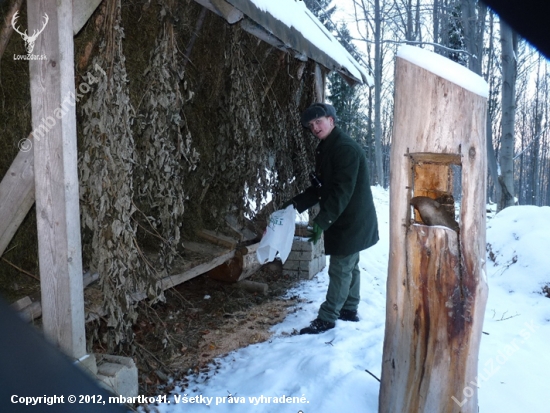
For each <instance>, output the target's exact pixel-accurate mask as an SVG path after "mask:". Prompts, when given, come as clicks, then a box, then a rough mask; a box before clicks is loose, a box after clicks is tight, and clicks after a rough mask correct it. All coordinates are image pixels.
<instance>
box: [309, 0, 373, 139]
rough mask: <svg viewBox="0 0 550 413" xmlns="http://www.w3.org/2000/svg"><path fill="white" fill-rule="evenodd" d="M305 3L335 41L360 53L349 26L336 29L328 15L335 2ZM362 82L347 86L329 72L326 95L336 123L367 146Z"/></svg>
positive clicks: (315, 0)
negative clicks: (332, 35) (333, 35)
mask: <svg viewBox="0 0 550 413" xmlns="http://www.w3.org/2000/svg"><path fill="white" fill-rule="evenodd" d="M304 2H305V4H306V7H307V8H308V9H309V10H310V11H311V12H312V13H313V14H314V15H315V16H316V17H317V18H318V19H319V20H320V21H321V22H322V23H323V24H324V25H325V27H326V28H327V29H328V30H329V31H331V32H332V33H334V34H335V35H336V38H337V39H338V41H339V42H340V43H341V44H342V46H344V48H345V49H346V50H347V51H348V52H349V53H350V54H351V55H352V56H353V57H354V58H355V59H358V58H359V57H360V53H359V51H358V50H357V47H356V46H355V45H354V44H352V42H351V40H352V39H351V34H350V32H349V30H348V28H347V27H346V26H345V25H343V24H341V25H340V27H339V28H338V30H336V27H335V25H334V23H333V22H332V21H331V17H332V15H333V14H334V12H335V11H336V6H332V7H331V6H330V3H331V0H304ZM364 92H365V86H359V85H357V86H350V85H349V84H348V83H347V82H346V80H345V79H344V78H343V77H342V76H340V74H338V73H336V72H332V73H330V74H329V76H328V99H329V101H330V103H331V104H332V105H333V106H334V108H335V109H336V113H337V115H338V125H339V126H341V127H342V129H344V130H345V131H346V132H348V134H349V135H350V136H351V137H352V138H353V139H355V140H356V141H357V142H359V143H360V144H361V145H362V146H363V147H364V148H365V149H366V150H367V148H368V146H369V145H368V142H369V141H371V140H372V136H371V137H370V138H369V136H370V135H371V133H369V130H370V128H369V122H368V118H367V117H366V115H365V114H364V112H365V109H364V103H363V101H362V97H363V94H364Z"/></svg>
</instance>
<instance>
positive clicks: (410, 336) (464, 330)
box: [379, 58, 487, 413]
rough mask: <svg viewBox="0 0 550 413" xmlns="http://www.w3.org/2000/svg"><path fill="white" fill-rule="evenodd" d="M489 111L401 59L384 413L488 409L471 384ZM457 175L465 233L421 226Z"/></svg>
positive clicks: (479, 311) (481, 298) (482, 290)
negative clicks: (422, 215)
mask: <svg viewBox="0 0 550 413" xmlns="http://www.w3.org/2000/svg"><path fill="white" fill-rule="evenodd" d="M486 104H487V103H486V99H485V98H484V97H481V96H479V95H476V94H474V93H472V92H469V91H467V90H465V89H463V88H461V87H460V86H457V85H455V84H453V83H451V82H449V81H448V80H445V79H442V78H440V77H438V76H437V75H435V74H433V73H431V72H428V71H427V70H425V69H423V68H420V67H418V66H416V65H414V64H412V63H410V62H408V61H406V60H403V59H401V58H397V62H396V80H395V109H394V111H395V112H394V119H395V121H394V130H393V142H392V149H391V174H390V214H391V219H390V245H391V251H390V257H389V267H388V281H387V308H386V333H385V339H384V354H383V362H382V381H381V390H380V400H379V412H383V413H403V412H415V413H423V412H424V413H428V412H430V413H431V412H437V413H451V412H452V413H458V412H461V413H474V412H476V413H477V411H478V407H477V388H475V386H472V385H471V384H470V382H471V381H475V380H476V376H477V358H478V352H479V343H480V339H481V329H482V323H483V315H484V312H485V304H486V300H487V284H486V279H485V266H484V262H485V261H484V258H485V196H486V143H485V133H486V125H485V117H486ZM457 170H459V171H461V172H453V171H457ZM454 173H456V174H458V173H460V174H461V180H462V186H461V187H462V190H461V194H460V196H459V197H457V199H460V203H461V207H460V217H459V227H460V229H459V232H458V233H457V232H455V231H453V230H451V229H449V228H445V227H441V226H432V227H428V226H426V225H422V224H419V223H414V221H415V216H413V215H411V207H410V205H409V202H410V200H411V198H412V197H414V196H429V197H432V198H437V197H441V196H451V195H452V194H453V185H454V183H453V182H454V181H455V180H454V179H453V174H454ZM472 388H473V389H472ZM453 397H454V399H453ZM455 399H456V401H455Z"/></svg>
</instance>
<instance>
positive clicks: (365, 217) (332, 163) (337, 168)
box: [293, 127, 378, 255]
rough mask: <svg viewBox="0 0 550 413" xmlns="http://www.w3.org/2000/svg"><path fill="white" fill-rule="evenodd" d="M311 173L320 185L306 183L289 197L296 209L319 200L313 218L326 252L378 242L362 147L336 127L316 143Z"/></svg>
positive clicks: (347, 250) (350, 251) (343, 251)
mask: <svg viewBox="0 0 550 413" xmlns="http://www.w3.org/2000/svg"><path fill="white" fill-rule="evenodd" d="M315 173H316V174H317V177H318V178H319V180H320V181H321V183H322V186H321V188H316V187H314V186H310V187H309V188H307V189H306V190H305V191H304V192H302V193H301V194H299V195H297V196H295V197H294V198H293V201H294V205H295V206H296V209H297V210H298V212H303V211H305V210H306V209H308V208H311V207H312V206H314V205H315V204H317V203H319V205H320V208H321V211H320V212H319V214H318V215H317V216H316V217H315V218H314V220H313V221H314V222H315V223H317V225H319V226H320V227H321V228H322V229H323V231H324V233H325V252H326V254H327V255H349V254H353V253H355V252H358V251H362V250H364V249H366V248H369V247H371V246H372V245H374V244H376V243H377V242H378V221H377V219H376V210H375V209H374V203H373V200H372V192H371V189H370V183H369V174H368V168H367V158H366V156H365V152H364V151H363V149H362V148H361V147H360V146H359V145H358V144H357V142H355V141H354V140H353V139H351V138H350V137H349V136H348V135H347V134H346V133H345V132H343V131H342V130H341V129H340V128H338V127H335V128H334V129H333V131H332V132H331V133H330V135H329V136H327V137H326V138H325V139H324V140H322V141H321V142H320V143H319V145H318V146H317V150H316V161H315Z"/></svg>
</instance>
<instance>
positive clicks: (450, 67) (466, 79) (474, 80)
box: [397, 45, 489, 98]
mask: <svg viewBox="0 0 550 413" xmlns="http://www.w3.org/2000/svg"><path fill="white" fill-rule="evenodd" d="M397 57H400V58H402V59H405V60H407V61H409V62H411V63H414V64H415V65H417V66H420V67H422V68H423V69H426V70H427V71H429V72H432V73H433V74H436V75H437V76H440V77H442V78H443V79H447V80H448V81H449V82H452V83H455V84H457V85H458V86H460V87H463V88H464V89H466V90H469V91H470V92H473V93H475V94H476V95H479V96H482V97H485V98H486V97H488V96H489V85H488V84H487V82H486V81H485V79H483V78H482V77H481V76H479V75H476V74H475V73H474V72H472V71H471V70H469V69H468V68H466V67H464V66H462V65H460V64H458V63H456V62H453V61H452V60H450V59H447V58H446V57H444V56H441V55H439V54H437V53H433V52H430V51H429V50H426V49H421V48H420V47H415V46H409V45H403V46H401V47H399V49H398V50H397Z"/></svg>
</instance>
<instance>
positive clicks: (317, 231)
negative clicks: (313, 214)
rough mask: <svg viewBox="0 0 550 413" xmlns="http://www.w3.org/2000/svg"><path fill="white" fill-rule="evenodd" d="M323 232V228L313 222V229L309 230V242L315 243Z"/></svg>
mask: <svg viewBox="0 0 550 413" xmlns="http://www.w3.org/2000/svg"><path fill="white" fill-rule="evenodd" d="M322 234H323V230H322V229H321V227H320V226H319V225H317V223H315V222H314V223H313V229H312V230H311V231H309V239H308V241H309V242H313V245H315V244H317V242H318V241H319V240H320V239H321V235H322Z"/></svg>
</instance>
